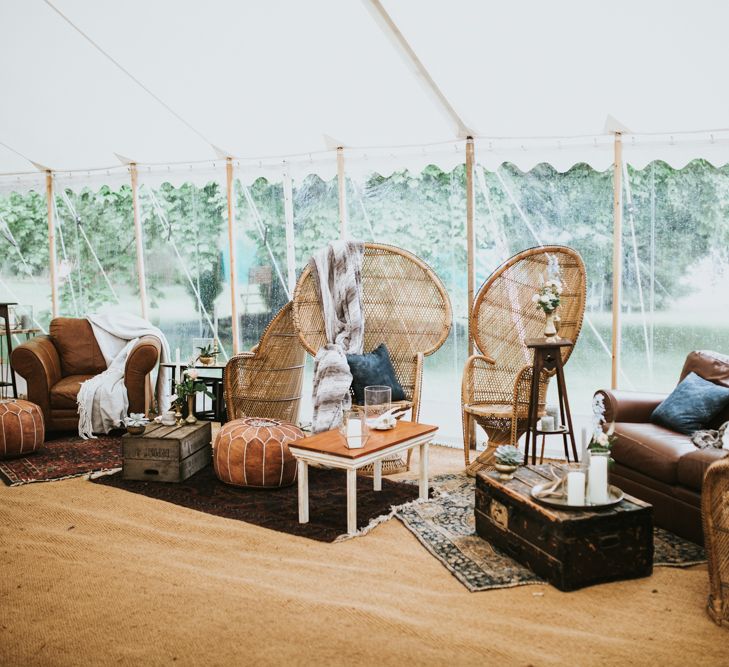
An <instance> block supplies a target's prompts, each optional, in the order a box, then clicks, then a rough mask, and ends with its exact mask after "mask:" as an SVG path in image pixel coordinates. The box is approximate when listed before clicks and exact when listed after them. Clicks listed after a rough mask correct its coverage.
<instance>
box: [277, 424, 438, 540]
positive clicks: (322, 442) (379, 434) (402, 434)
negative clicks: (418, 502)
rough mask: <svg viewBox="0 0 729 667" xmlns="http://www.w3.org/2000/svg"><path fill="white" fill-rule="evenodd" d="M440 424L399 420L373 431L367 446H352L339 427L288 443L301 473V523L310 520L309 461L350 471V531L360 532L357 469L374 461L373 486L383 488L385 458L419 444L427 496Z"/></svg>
mask: <svg viewBox="0 0 729 667" xmlns="http://www.w3.org/2000/svg"><path fill="white" fill-rule="evenodd" d="M437 430H438V427H437V426H428V425H427V424H418V423H417V422H406V421H399V422H398V423H397V426H395V428H393V429H392V430H390V431H371V432H370V435H369V437H368V438H367V441H366V443H365V446H364V447H362V448H361V449H349V448H348V447H347V444H346V439H345V437H344V436H343V435H342V434H341V433H340V432H339V431H326V432H324V433H317V434H316V435H313V436H311V437H310V438H305V439H304V440H297V441H296V443H294V444H289V450H290V451H291V453H292V454H293V455H294V456H295V457H296V461H297V465H298V477H299V523H308V522H309V468H308V466H309V464H310V463H320V464H323V465H326V466H328V467H330V468H344V469H345V470H346V471H347V533H348V534H350V535H354V534H355V533H356V532H357V470H358V469H359V468H363V467H364V466H366V465H369V464H373V468H374V489H375V491H380V490H382V459H383V458H385V457H386V456H390V455H392V454H399V453H400V452H404V451H405V450H408V449H410V448H412V447H420V486H419V491H420V498H422V499H427V497H428V444H429V443H430V441H431V440H432V439H433V436H434V435H435V432H436V431H437Z"/></svg>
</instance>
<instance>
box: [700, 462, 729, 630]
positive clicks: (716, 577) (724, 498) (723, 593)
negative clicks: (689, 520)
mask: <svg viewBox="0 0 729 667" xmlns="http://www.w3.org/2000/svg"><path fill="white" fill-rule="evenodd" d="M701 518H702V522H703V525H704V542H705V546H706V557H707V559H708V562H709V600H708V604H707V611H708V613H709V616H710V617H711V618H712V619H713V620H714V622H715V623H716V624H717V625H724V626H725V627H726V628H729V457H726V458H723V459H720V460H719V461H716V463H712V464H711V466H709V469H708V470H707V471H706V476H705V477H704V484H703V488H702V491H701Z"/></svg>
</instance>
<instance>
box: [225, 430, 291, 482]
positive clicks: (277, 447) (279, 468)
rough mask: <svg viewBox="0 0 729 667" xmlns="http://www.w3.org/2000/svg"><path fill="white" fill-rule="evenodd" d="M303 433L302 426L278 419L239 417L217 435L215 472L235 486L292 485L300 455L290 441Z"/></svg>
mask: <svg viewBox="0 0 729 667" xmlns="http://www.w3.org/2000/svg"><path fill="white" fill-rule="evenodd" d="M303 437H305V436H304V433H303V432H302V430H301V429H300V428H297V427H296V426H294V425H293V424H289V423H287V422H284V421H278V420H277V419H264V418H259V417H247V418H245V419H235V420H233V421H231V422H228V423H227V424H225V426H223V427H222V428H221V429H220V431H219V432H218V436H217V438H215V453H214V455H213V465H214V467H215V474H216V475H217V476H218V479H219V480H220V481H221V482H225V483H226V484H233V485H234V486H247V487H256V488H276V487H280V486H290V485H291V484H293V483H294V481H295V480H296V459H294V457H293V455H292V454H291V452H290V451H289V447H288V445H289V443H291V442H295V441H296V440H300V439H301V438H303Z"/></svg>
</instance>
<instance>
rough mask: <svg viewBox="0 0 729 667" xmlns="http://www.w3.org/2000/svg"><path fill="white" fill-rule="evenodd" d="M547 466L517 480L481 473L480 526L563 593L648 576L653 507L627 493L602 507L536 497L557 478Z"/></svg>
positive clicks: (527, 470)
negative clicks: (538, 488)
mask: <svg viewBox="0 0 729 667" xmlns="http://www.w3.org/2000/svg"><path fill="white" fill-rule="evenodd" d="M552 479H553V477H552V475H551V474H550V472H549V466H548V465H529V466H522V467H519V468H518V470H517V471H516V473H515V476H514V479H511V480H508V481H506V480H501V479H499V475H498V473H496V472H479V473H478V474H477V476H476V532H477V533H478V534H479V535H480V536H481V537H483V538H485V539H486V540H488V542H489V543H490V544H491V545H493V546H494V547H496V548H497V549H500V550H501V551H503V552H505V553H507V554H508V555H510V556H511V557H512V558H513V559H514V560H516V561H518V562H519V563H521V564H522V565H525V566H527V567H528V568H529V569H531V570H532V571H533V572H535V573H536V574H538V575H539V576H540V577H543V578H544V579H546V580H547V581H548V582H549V583H550V584H552V585H553V586H555V587H556V588H559V589H560V590H562V591H571V590H575V589H578V588H582V587H584V586H590V585H592V584H597V583H602V582H606V581H617V580H620V579H634V578H637V577H647V576H649V575H650V574H651V573H652V571H653V507H652V506H651V505H649V504H648V503H645V502H643V501H642V500H638V499H637V498H632V497H631V496H628V495H626V496H625V498H624V499H623V500H622V501H620V503H619V504H617V505H614V506H612V507H606V508H603V509H588V510H562V509H556V508H554V507H549V506H547V505H544V504H542V503H540V502H538V501H537V500H535V499H533V498H532V497H531V488H532V487H533V486H534V485H535V484H541V483H544V482H546V481H549V480H552Z"/></svg>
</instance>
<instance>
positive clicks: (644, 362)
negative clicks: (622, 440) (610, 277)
mask: <svg viewBox="0 0 729 667" xmlns="http://www.w3.org/2000/svg"><path fill="white" fill-rule="evenodd" d="M624 174H625V177H624V179H623V181H624V184H623V187H624V190H623V204H624V214H623V237H622V240H623V298H622V304H621V311H622V312H621V331H622V354H621V365H622V371H623V376H624V381H623V382H622V383H621V387H624V388H626V389H632V388H635V389H639V390H641V391H659V392H670V391H671V390H672V389H673V387H675V386H676V383H677V382H678V379H679V374H680V372H681V368H682V367H683V363H684V360H685V358H686V355H687V354H688V353H689V352H691V351H692V350H715V351H717V352H721V353H724V354H727V353H729V318H728V317H727V316H726V313H727V312H729V291H727V288H726V286H727V284H729V222H727V216H728V215H729V168H727V167H722V168H719V169H717V168H715V167H713V166H712V165H711V164H709V163H708V162H706V161H704V160H694V161H693V162H690V163H689V164H688V165H686V166H685V167H684V168H683V169H673V168H672V167H670V166H669V165H667V164H666V163H665V162H660V161H656V162H652V163H651V164H649V165H648V166H646V167H645V168H644V169H640V170H638V169H632V168H630V167H627V168H626V169H625V172H624Z"/></svg>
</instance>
